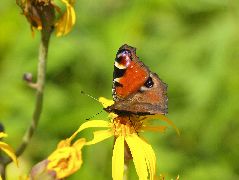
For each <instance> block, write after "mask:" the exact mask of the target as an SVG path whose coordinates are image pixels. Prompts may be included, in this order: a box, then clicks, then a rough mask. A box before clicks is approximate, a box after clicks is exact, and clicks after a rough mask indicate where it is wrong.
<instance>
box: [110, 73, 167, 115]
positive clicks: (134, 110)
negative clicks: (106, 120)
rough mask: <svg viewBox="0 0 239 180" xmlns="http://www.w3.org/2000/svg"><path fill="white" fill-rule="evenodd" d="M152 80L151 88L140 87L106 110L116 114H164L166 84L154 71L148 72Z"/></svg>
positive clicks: (165, 111)
mask: <svg viewBox="0 0 239 180" xmlns="http://www.w3.org/2000/svg"><path fill="white" fill-rule="evenodd" d="M150 76H151V78H152V80H153V82H154V86H153V87H151V88H146V87H142V88H141V89H139V90H138V91H137V92H136V93H134V94H132V95H130V96H129V97H128V98H126V99H124V100H119V101H116V102H115V103H114V104H113V105H112V106H110V107H108V108H106V111H109V112H112V111H113V112H116V113H118V114H120V113H121V114H140V115H146V114H166V113H167V108H168V106H167V102H168V97H167V85H166V84H165V83H164V82H163V81H162V80H161V79H159V77H158V75H157V74H155V73H150Z"/></svg>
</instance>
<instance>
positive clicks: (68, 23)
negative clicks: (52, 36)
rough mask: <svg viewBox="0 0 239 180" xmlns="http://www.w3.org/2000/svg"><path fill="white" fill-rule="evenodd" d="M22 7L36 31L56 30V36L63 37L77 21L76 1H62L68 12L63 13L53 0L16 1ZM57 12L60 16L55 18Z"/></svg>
mask: <svg viewBox="0 0 239 180" xmlns="http://www.w3.org/2000/svg"><path fill="white" fill-rule="evenodd" d="M16 1H17V4H18V5H19V6H20V7H21V9H22V11H23V15H25V17H26V18H27V20H28V22H29V23H30V25H31V29H32V31H33V30H34V29H37V30H42V29H43V28H44V27H45V28H51V27H53V26H54V27H55V28H56V35H57V36H63V35H66V34H67V33H69V32H70V31H71V29H72V27H73V26H74V24H75V21H76V15H75V10H74V8H73V5H74V0H61V3H63V4H64V6H65V7H66V10H65V11H64V12H63V13H61V9H60V8H59V7H58V6H57V5H56V4H54V2H53V0H16ZM55 12H58V13H59V14H60V16H59V18H58V19H56V18H55Z"/></svg>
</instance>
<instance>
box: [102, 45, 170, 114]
mask: <svg viewBox="0 0 239 180" xmlns="http://www.w3.org/2000/svg"><path fill="white" fill-rule="evenodd" d="M114 68H115V69H114V80H113V99H114V101H115V103H114V104H113V105H112V106H110V107H108V108H106V111H108V112H115V113H117V114H139V115H146V114H166V113H167V102H168V98H167V94H166V92H167V85H166V84H165V83H164V82H163V81H162V80H161V79H160V78H159V77H158V75H157V74H155V73H152V72H150V70H149V69H148V68H147V67H146V66H145V65H144V64H143V62H141V61H140V60H139V58H138V57H137V56H136V51H135V48H133V47H130V46H128V45H123V46H122V47H121V48H120V49H119V51H118V53H117V55H116V60H115V67H114Z"/></svg>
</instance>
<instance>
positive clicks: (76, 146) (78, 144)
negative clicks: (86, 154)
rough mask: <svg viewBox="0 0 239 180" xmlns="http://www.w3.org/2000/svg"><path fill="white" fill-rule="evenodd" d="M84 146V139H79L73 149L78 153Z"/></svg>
mask: <svg viewBox="0 0 239 180" xmlns="http://www.w3.org/2000/svg"><path fill="white" fill-rule="evenodd" d="M84 145H85V138H80V139H78V140H77V141H76V142H74V144H73V147H74V148H76V149H78V150H79V151H80V150H81V149H82V148H83V146H84Z"/></svg>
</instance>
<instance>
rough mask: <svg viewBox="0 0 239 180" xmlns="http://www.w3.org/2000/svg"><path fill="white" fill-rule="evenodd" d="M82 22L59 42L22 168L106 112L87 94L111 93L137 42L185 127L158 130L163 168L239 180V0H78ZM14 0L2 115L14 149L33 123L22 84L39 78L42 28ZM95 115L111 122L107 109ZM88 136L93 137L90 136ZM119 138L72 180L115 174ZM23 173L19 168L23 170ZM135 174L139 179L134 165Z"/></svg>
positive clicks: (97, 149) (91, 155) (7, 5)
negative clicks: (119, 64) (120, 59)
mask: <svg viewBox="0 0 239 180" xmlns="http://www.w3.org/2000/svg"><path fill="white" fill-rule="evenodd" d="M75 7H76V14H77V23H76V26H75V27H74V28H73V30H72V32H71V33H70V34H68V35H67V36H66V37H63V38H56V37H55V36H54V35H53V36H52V39H51V44H50V49H49V58H48V69H47V84H46V89H45V101H44V110H43V114H42V118H41V121H40V124H39V127H38V129H37V132H36V134H35V135H34V138H33V139H32V141H31V144H30V145H29V146H28V148H27V150H26V151H25V153H24V155H23V156H22V157H21V158H20V167H21V168H20V170H16V167H15V166H11V167H9V168H8V175H9V179H16V175H19V174H17V173H15V172H16V171H19V173H20V174H24V173H25V174H26V173H28V171H29V170H30V168H31V166H32V165H33V164H35V163H37V162H39V161H41V160H42V159H44V158H46V157H47V156H48V155H49V153H51V152H52V151H53V150H54V149H55V147H56V145H57V142H58V141H59V140H60V139H64V138H66V137H68V136H70V135H71V134H72V133H73V132H74V131H75V130H76V129H77V127H78V126H79V125H80V124H82V123H83V122H85V121H86V118H89V117H91V116H92V115H94V114H96V113H97V112H99V111H101V110H102V107H101V105H100V104H99V103H98V102H96V101H94V100H92V99H90V98H88V97H87V96H84V95H82V94H81V93H80V91H81V90H83V91H85V92H86V93H88V94H91V95H93V96H94V97H99V96H104V97H107V98H111V84H112V73H113V62H114V58H115V54H116V52H117V50H118V48H119V47H120V46H121V45H122V44H124V43H127V44H129V45H131V46H134V47H137V54H138V56H139V57H140V59H141V60H142V61H143V62H144V63H145V64H146V65H148V66H149V67H150V69H151V70H152V71H153V72H156V73H158V75H159V76H160V77H161V78H162V79H163V81H164V82H166V83H167V84H168V97H169V114H168V117H169V118H170V119H171V120H172V121H173V122H174V123H175V124H176V125H177V126H178V128H179V129H180V131H181V136H177V135H176V133H175V132H174V130H173V129H172V128H170V129H169V130H168V131H166V133H164V134H155V133H148V134H147V135H146V137H147V139H148V141H149V142H150V143H151V144H152V146H153V148H154V149H155V151H156V156H157V172H158V174H159V173H163V174H164V175H166V178H175V177H176V176H177V175H178V174H179V175H180V179H182V180H184V179H186V180H188V179H190V180H199V179H200V180H202V179H203V180H211V179H227V180H234V179H239V151H238V148H239V121H238V117H237V116H238V113H239V105H238V104H239V2H238V1H236V0H228V1H225V0H200V1H187V0H168V1H167V0H155V1H154V0H131V1H126V0H118V1H114V0H101V1H92V0H77V1H76V6H75ZM20 12H21V10H20V8H19V7H17V5H16V4H15V2H14V1H3V2H1V6H0V17H1V21H0V27H1V28H0V84H1V85H0V121H1V122H2V123H3V124H4V126H5V129H6V132H7V133H8V134H9V137H8V138H7V139H6V140H7V142H8V143H9V144H11V145H12V146H13V147H14V148H16V147H17V146H18V144H19V143H20V141H21V138H22V136H23V133H24V131H25V130H26V128H27V127H28V125H29V122H30V120H31V114H32V111H33V106H34V101H35V99H34V98H35V92H34V90H32V89H30V88H29V87H27V85H26V84H25V83H24V82H23V81H22V75H23V73H24V72H32V73H33V75H34V77H35V75H36V68H37V57H38V45H39V33H38V32H36V33H35V37H34V38H32V36H31V31H30V27H29V24H28V23H27V21H26V19H25V17H24V16H23V15H21V14H20ZM94 119H106V120H107V113H105V112H104V113H101V114H100V115H98V116H96V117H94ZM82 136H87V137H89V138H91V137H92V136H89V134H87V132H83V133H82ZM112 144H113V140H112V139H111V140H106V141H104V142H101V143H99V144H97V145H94V146H91V147H87V148H85V150H84V156H83V159H84V164H83V167H82V168H81V170H80V171H78V172H77V173H76V174H74V175H73V176H71V177H70V178H69V179H70V180H76V179H80V178H81V179H87V180H88V179H89V180H91V179H92V180H93V179H95V177H97V179H99V180H105V179H111V156H112ZM13 172H14V173H13ZM129 179H137V175H136V173H135V169H134V166H133V165H132V168H131V171H130V178H129Z"/></svg>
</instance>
